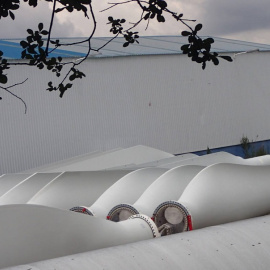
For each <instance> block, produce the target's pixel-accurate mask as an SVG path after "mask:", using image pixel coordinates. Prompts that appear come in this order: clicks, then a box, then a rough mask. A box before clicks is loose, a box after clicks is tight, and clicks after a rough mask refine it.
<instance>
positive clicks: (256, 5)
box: [0, 0, 270, 44]
mask: <svg viewBox="0 0 270 270" xmlns="http://www.w3.org/2000/svg"><path fill="white" fill-rule="evenodd" d="M113 2H115V1H113ZM167 3H168V7H169V8H170V9H171V10H173V11H177V12H178V13H184V17H185V18H188V19H196V20H197V22H198V23H199V22H200V23H202V24H203V30H202V33H201V34H202V35H207V36H213V37H225V38H230V39H237V40H245V41H250V42H258V43H265V44H270V1H269V0H259V1H254V0H252V1H251V0H226V1H221V0H167ZM93 6H94V9H95V14H96V20H97V23H98V24H97V31H96V36H108V35H109V26H108V25H106V22H107V18H108V16H110V15H113V16H114V17H115V18H116V17H119V18H127V19H128V22H135V21H136V20H137V19H138V18H139V17H140V11H139V9H136V6H135V5H134V4H128V5H127V4H126V5H122V6H117V7H115V8H114V9H111V10H109V11H106V12H103V13H100V12H99V11H100V10H102V9H103V8H105V7H106V6H107V1H104V0H93ZM15 16H16V20H15V21H14V22H13V21H12V20H11V19H10V18H8V19H7V18H4V19H3V18H2V19H1V20H0V38H22V37H24V36H25V35H26V34H27V33H26V29H27V28H34V27H33V25H34V26H36V25H37V24H38V23H39V22H44V24H45V25H46V28H48V25H49V19H50V7H49V5H48V3H47V2H44V1H40V2H39V7H38V8H35V9H33V8H30V7H29V6H28V5H26V4H25V3H24V2H23V3H21V9H20V11H17V12H16V13H15ZM145 26H146V25H145V24H144V25H143V26H142V27H141V28H140V29H139V30H140V35H141V36H143V35H179V34H180V33H181V31H182V30H185V28H184V27H183V25H181V24H179V23H176V22H174V20H172V19H170V17H167V21H166V23H151V24H150V26H149V28H148V30H147V31H145ZM91 30H92V22H91V21H90V20H87V19H85V18H84V16H83V14H82V13H76V14H75V13H73V14H70V13H64V14H59V15H57V17H56V20H55V24H54V30H53V36H54V37H65V36H67V37H81V36H87V35H88V34H89V33H90V32H91Z"/></svg>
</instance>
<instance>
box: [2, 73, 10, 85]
mask: <svg viewBox="0 0 270 270" xmlns="http://www.w3.org/2000/svg"><path fill="white" fill-rule="evenodd" d="M7 81H8V78H7V76H6V75H4V74H2V75H0V83H2V84H6V83H7Z"/></svg>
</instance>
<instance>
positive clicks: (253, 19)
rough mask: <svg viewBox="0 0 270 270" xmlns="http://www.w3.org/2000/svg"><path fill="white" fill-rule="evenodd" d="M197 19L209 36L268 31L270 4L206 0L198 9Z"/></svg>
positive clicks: (263, 2) (248, 0) (265, 1)
mask: <svg viewBox="0 0 270 270" xmlns="http://www.w3.org/2000/svg"><path fill="white" fill-rule="evenodd" d="M199 9H200V13H199V19H200V20H201V21H202V23H203V24H204V25H205V30H204V33H206V31H207V32H208V33H209V34H211V35H218V36H221V35H228V34H234V33H240V32H243V31H244V32H245V31H251V30H261V29H269V27H270V2H269V0H261V1H260V2H256V1H250V0H228V1H216V0H206V1H205V2H204V3H203V4H202V5H201V6H200V7H199Z"/></svg>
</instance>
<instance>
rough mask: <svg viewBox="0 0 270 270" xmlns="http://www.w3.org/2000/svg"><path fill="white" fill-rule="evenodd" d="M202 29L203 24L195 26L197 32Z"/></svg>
mask: <svg viewBox="0 0 270 270" xmlns="http://www.w3.org/2000/svg"><path fill="white" fill-rule="evenodd" d="M201 29H202V24H201V23H199V24H197V25H196V26H195V31H196V32H198V31H200V30H201Z"/></svg>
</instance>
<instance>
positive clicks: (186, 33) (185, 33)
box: [181, 31, 191, 37]
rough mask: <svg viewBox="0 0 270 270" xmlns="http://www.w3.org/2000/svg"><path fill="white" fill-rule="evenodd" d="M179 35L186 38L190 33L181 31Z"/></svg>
mask: <svg viewBox="0 0 270 270" xmlns="http://www.w3.org/2000/svg"><path fill="white" fill-rule="evenodd" d="M181 34H182V36H184V37H187V36H189V35H191V32H188V31H182V33H181Z"/></svg>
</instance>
